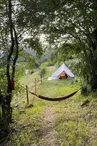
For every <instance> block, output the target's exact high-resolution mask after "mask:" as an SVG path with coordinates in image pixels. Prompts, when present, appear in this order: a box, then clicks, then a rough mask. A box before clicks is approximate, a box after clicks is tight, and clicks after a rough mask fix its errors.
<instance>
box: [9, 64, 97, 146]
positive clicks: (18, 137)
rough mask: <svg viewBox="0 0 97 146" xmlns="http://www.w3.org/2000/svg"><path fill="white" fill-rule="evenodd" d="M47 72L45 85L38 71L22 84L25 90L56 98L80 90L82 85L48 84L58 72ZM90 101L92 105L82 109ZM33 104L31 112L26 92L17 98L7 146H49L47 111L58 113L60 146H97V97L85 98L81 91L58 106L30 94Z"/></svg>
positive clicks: (91, 95) (66, 83)
mask: <svg viewBox="0 0 97 146" xmlns="http://www.w3.org/2000/svg"><path fill="white" fill-rule="evenodd" d="M46 70H47V72H46V75H45V76H44V78H43V82H42V84H40V77H39V72H38V71H36V72H35V73H33V74H30V75H26V76H24V77H23V78H22V79H21V81H20V83H21V84H22V85H23V86H24V87H25V85H28V88H29V90H30V91H32V92H36V93H37V94H40V95H43V96H47V97H53V98H57V97H61V96H65V95H68V94H70V93H72V92H73V91H75V90H77V89H79V88H80V84H79V83H78V82H74V81H72V80H52V81H48V80H47V78H48V77H49V76H50V74H51V71H52V72H53V71H54V68H53V67H48V68H47V69H46ZM35 78H36V89H35V88H34V84H35ZM87 99H88V100H89V102H88V103H87V104H85V105H83V106H82V104H83V103H84V102H85V101H86V100H87ZM29 102H30V104H31V105H32V106H31V107H28V108H27V107H26V105H27V101H26V91H25V90H23V92H22V93H21V94H18V95H16V96H15V97H14V98H13V100H12V107H13V123H12V124H11V127H12V133H11V134H10V135H9V138H8V143H7V146H45V144H44V142H43V140H42V137H43V133H44V132H43V121H44V117H43V113H44V112H45V110H46V109H47V108H49V109H52V110H53V113H54V121H55V122H54V129H55V130H56V131H57V134H56V138H57V140H58V145H59V146H97V97H96V93H91V94H89V95H87V96H83V95H81V93H80V91H79V92H78V93H77V94H76V95H74V96H73V97H71V98H69V99H67V100H63V101H57V102H54V101H53V102H51V101H45V100H42V99H39V98H38V97H35V96H33V95H32V94H30V93H29ZM48 116H50V115H48ZM48 124H49V123H48Z"/></svg>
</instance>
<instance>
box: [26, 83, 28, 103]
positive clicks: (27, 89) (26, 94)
mask: <svg viewBox="0 0 97 146" xmlns="http://www.w3.org/2000/svg"><path fill="white" fill-rule="evenodd" d="M26 95H27V105H29V97H28V86H27V85H26Z"/></svg>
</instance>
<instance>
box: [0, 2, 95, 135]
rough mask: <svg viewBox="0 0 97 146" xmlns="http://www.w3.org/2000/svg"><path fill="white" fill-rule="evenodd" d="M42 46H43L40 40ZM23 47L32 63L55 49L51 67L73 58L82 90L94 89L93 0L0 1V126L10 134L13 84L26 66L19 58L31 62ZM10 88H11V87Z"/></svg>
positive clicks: (33, 64) (34, 63)
mask: <svg viewBox="0 0 97 146" xmlns="http://www.w3.org/2000/svg"><path fill="white" fill-rule="evenodd" d="M42 34H43V35H44V36H45V40H46V42H47V44H46V45H43V42H42V40H41V39H40V38H41V35H42ZM23 45H24V46H26V47H29V48H30V49H33V50H34V51H35V52H36V54H37V55H36V58H38V59H39V57H40V56H42V54H43V53H44V52H45V48H48V50H54V52H53V53H52V56H51V62H53V63H55V62H57V61H59V62H61V61H66V60H68V59H78V62H77V63H76V64H75V68H74V70H75V71H76V72H77V74H78V75H79V76H80V77H81V79H82V82H83V84H82V87H83V88H87V87H89V89H90V91H95V90H96V89H97V65H96V62H97V1H96V0H81V1H79V0H73V1H72V0H65V1H64V0H49V1H47V0H36V1H35V0H29V1H28V0H1V1H0V106H1V108H2V121H3V126H4V128H5V130H6V131H7V132H9V131H10V123H11V121H12V108H11V101H12V97H13V88H12V82H14V83H15V81H18V80H19V79H20V78H21V77H22V75H23V71H24V70H23V69H24V68H26V67H27V65H28V64H30V63H28V64H26V66H24V64H21V63H20V66H18V65H17V64H19V59H20V60H22V61H23V63H24V62H27V59H28V62H32V64H31V65H30V68H31V67H32V66H35V65H36V66H37V63H36V62H35V59H34V58H31V56H30V57H28V56H27V59H25V60H26V61H25V60H24V58H23V57H26V55H25V53H24V52H23ZM13 86H14V85H13Z"/></svg>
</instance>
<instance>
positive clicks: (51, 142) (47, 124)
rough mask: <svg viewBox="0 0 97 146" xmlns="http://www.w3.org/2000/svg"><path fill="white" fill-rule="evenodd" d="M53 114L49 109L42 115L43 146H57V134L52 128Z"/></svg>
mask: <svg viewBox="0 0 97 146" xmlns="http://www.w3.org/2000/svg"><path fill="white" fill-rule="evenodd" d="M54 122H55V113H54V110H53V109H52V108H51V107H48V108H47V109H45V112H44V115H43V137H42V141H43V143H44V146H59V145H58V141H57V138H56V134H57V132H56V131H55V128H54Z"/></svg>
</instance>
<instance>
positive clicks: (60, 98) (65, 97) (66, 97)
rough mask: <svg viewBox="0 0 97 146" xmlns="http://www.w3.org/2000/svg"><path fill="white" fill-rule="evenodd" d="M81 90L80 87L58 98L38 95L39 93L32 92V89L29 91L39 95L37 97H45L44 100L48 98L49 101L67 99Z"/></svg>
mask: <svg viewBox="0 0 97 146" xmlns="http://www.w3.org/2000/svg"><path fill="white" fill-rule="evenodd" d="M79 90H80V89H78V90H76V91H74V92H73V93H71V94H69V95H67V96H63V97H58V98H51V97H45V96H42V95H38V94H36V93H34V92H30V91H29V93H31V94H33V95H35V96H37V97H39V98H40V99H43V100H48V101H61V100H65V99H68V98H70V97H72V96H74V95H75V94H76V93H77V92H78V91H79Z"/></svg>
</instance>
